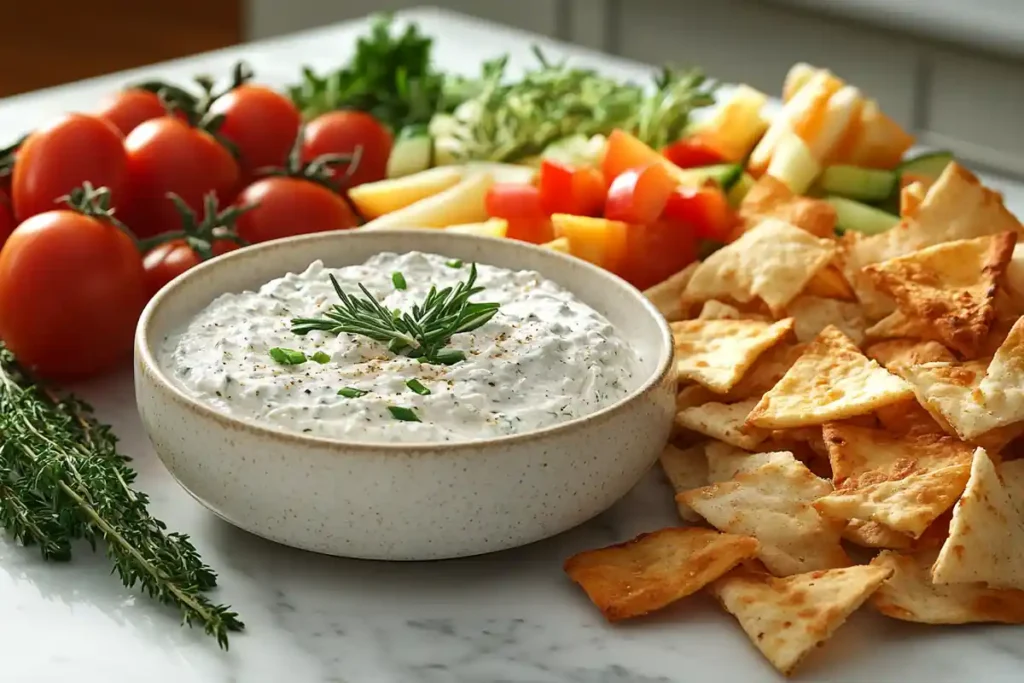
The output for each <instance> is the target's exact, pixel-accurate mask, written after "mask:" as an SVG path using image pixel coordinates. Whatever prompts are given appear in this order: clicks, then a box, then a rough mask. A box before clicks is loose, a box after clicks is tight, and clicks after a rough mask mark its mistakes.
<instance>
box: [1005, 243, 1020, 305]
mask: <svg viewBox="0 0 1024 683" xmlns="http://www.w3.org/2000/svg"><path fill="white" fill-rule="evenodd" d="M1003 291H1004V292H1005V294H1006V298H1007V299H1008V303H1009V304H1011V305H1012V306H1013V307H1014V308H1016V309H1017V310H1018V311H1020V310H1024V242H1018V243H1017V244H1016V245H1014V247H1013V255H1012V256H1011V257H1010V262H1009V263H1008V264H1006V274H1005V275H1004V276H1003Z"/></svg>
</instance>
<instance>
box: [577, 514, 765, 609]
mask: <svg viewBox="0 0 1024 683" xmlns="http://www.w3.org/2000/svg"><path fill="white" fill-rule="evenodd" d="M756 553H757V541H755V540H754V539H752V538H749V537H744V536H733V535H731V534H720V533H718V532H717V531H712V530H711V529H677V528H668V529H661V530H660V531H655V532H653V533H649V534H640V535H639V536H637V537H636V538H634V539H633V540H631V541H627V542H626V543H619V544H617V545H612V546H608V547H607V548H600V549H597V550H587V551H584V552H582V553H579V554H578V555H573V556H572V557H570V558H569V559H568V560H566V562H565V573H566V574H568V575H569V578H571V579H572V580H573V581H575V582H576V583H578V584H579V585H580V587H582V588H583V590H584V591H586V593H587V596H588V597H589V598H590V600H591V601H592V602H593V603H594V604H595V605H597V607H598V608H599V609H600V610H601V613H602V614H604V616H605V618H606V619H608V621H619V620H621V619H629V618H631V617H638V616H641V615H644V614H647V613H649V612H654V611H655V610H659V609H661V608H663V607H666V606H668V605H670V604H672V603H673V602H675V601H677V600H680V599H682V598H685V597H686V596H687V595H691V594H693V593H696V592H697V591H699V590H700V589H701V588H703V587H704V586H706V585H707V584H708V583H710V582H712V581H714V580H715V579H717V578H719V577H721V576H722V575H723V574H725V573H726V572H728V571H729V570H730V569H732V568H733V567H735V566H736V565H737V564H739V563H740V562H743V561H744V560H747V559H750V558H752V557H754V555H755V554H756Z"/></svg>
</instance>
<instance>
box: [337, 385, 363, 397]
mask: <svg viewBox="0 0 1024 683" xmlns="http://www.w3.org/2000/svg"><path fill="white" fill-rule="evenodd" d="M368 393H370V392H368V391H363V390H362V389H356V388H355V387H342V388H341V389H338V396H344V397H345V398H359V397H360V396H366V395H367V394H368Z"/></svg>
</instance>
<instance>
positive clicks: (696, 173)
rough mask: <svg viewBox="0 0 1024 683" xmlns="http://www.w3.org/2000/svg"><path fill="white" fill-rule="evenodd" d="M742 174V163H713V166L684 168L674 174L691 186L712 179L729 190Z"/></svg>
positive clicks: (696, 185)
mask: <svg viewBox="0 0 1024 683" xmlns="http://www.w3.org/2000/svg"><path fill="white" fill-rule="evenodd" d="M742 175H743V165H742V164H715V165H714V166H698V167H696V168H684V169H683V171H682V173H677V174H676V177H677V178H678V179H679V180H680V181H681V182H682V184H684V185H687V186H691V187H700V186H701V185H703V184H704V183H706V182H707V181H709V180H713V181H714V182H715V183H717V184H718V186H719V187H720V188H722V189H723V190H729V189H730V188H732V186H733V185H735V184H736V181H737V180H739V179H740V176H742Z"/></svg>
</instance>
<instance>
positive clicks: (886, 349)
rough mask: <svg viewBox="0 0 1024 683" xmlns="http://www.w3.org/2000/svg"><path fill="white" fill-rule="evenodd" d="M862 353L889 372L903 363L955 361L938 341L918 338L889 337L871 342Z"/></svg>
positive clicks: (919, 363)
mask: <svg viewBox="0 0 1024 683" xmlns="http://www.w3.org/2000/svg"><path fill="white" fill-rule="evenodd" d="M864 353H865V354H866V355H867V357H868V358H873V359H874V360H876V361H878V362H879V363H881V364H882V365H883V366H884V367H885V369H886V370H889V371H890V372H897V368H899V367H900V366H903V365H923V364H924V363H950V362H954V361H956V356H954V355H953V354H952V353H951V352H950V350H949V349H947V348H946V347H945V346H943V345H942V344H940V343H939V342H936V341H922V340H920V339H890V340H888V341H883V342H878V343H875V344H872V345H871V346H869V347H867V348H866V349H864ZM897 374H899V373H897Z"/></svg>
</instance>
